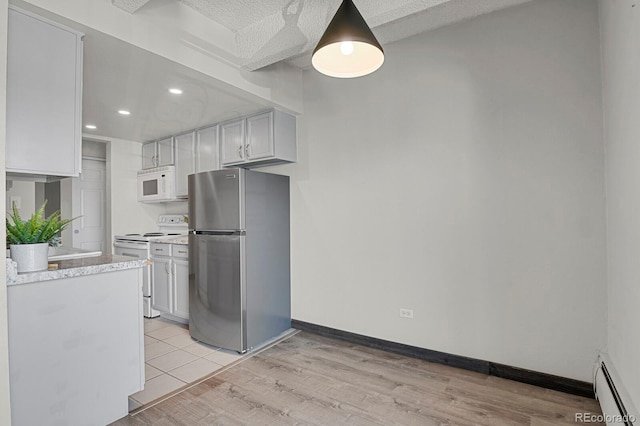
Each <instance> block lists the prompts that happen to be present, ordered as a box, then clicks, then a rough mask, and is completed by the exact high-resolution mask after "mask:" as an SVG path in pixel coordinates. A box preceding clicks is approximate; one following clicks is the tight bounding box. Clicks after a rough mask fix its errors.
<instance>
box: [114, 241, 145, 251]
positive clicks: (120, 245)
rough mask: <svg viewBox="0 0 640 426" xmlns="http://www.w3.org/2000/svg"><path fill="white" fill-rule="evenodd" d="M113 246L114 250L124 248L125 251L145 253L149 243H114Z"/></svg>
mask: <svg viewBox="0 0 640 426" xmlns="http://www.w3.org/2000/svg"><path fill="white" fill-rule="evenodd" d="M113 246H114V247H116V248H125V249H134V250H144V251H147V249H148V247H149V243H143V242H133V241H127V242H123V241H116V242H114V243H113Z"/></svg>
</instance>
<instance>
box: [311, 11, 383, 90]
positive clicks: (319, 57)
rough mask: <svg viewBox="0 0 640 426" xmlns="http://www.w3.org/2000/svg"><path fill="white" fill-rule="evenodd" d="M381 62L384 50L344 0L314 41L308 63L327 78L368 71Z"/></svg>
mask: <svg viewBox="0 0 640 426" xmlns="http://www.w3.org/2000/svg"><path fill="white" fill-rule="evenodd" d="M383 62H384V52H383V50H382V47H381V46H380V43H378V40H376V38H375V36H374V35H373V33H372V32H371V29H370V28H369V26H368V25H367V23H366V22H365V21H364V18H363V17H362V15H360V12H358V9H356V6H355V5H354V4H353V2H352V1H351V0H344V1H343V2H342V5H340V8H339V9H338V11H337V12H336V14H335V16H334V17H333V19H332V20H331V22H330V23H329V26H328V27H327V29H326V30H325V32H324V34H323V35H322V38H321V39H320V41H319V42H318V45H317V46H316V48H315V50H314V51H313V56H312V58H311V63H312V64H313V67H314V68H315V69H316V70H318V71H320V72H321V73H323V74H326V75H328V76H331V77H339V78H352V77H361V76H363V75H367V74H370V73H372V72H374V71H375V70H377V69H378V68H380V66H381V65H382V63H383Z"/></svg>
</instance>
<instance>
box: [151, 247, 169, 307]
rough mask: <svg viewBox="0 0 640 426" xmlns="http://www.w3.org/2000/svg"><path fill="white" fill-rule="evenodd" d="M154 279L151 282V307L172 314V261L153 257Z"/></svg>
mask: <svg viewBox="0 0 640 426" xmlns="http://www.w3.org/2000/svg"><path fill="white" fill-rule="evenodd" d="M151 261H152V262H153V269H152V271H153V279H152V280H151V306H152V307H153V309H157V310H159V311H162V312H167V313H171V296H172V295H171V293H172V291H171V259H169V258H161V257H152V258H151Z"/></svg>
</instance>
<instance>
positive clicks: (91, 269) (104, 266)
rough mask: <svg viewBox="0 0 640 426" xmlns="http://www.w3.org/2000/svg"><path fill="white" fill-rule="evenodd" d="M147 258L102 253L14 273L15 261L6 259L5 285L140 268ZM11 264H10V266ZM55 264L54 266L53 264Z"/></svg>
mask: <svg viewBox="0 0 640 426" xmlns="http://www.w3.org/2000/svg"><path fill="white" fill-rule="evenodd" d="M147 262H148V260H147V259H132V258H130V257H126V256H114V255H111V254H103V255H102V256H94V257H84V258H80V259H69V260H59V261H56V262H49V269H48V270H46V271H38V272H24V273H21V274H17V273H15V268H13V264H14V263H15V262H13V261H11V259H7V285H8V286H10V285H16V284H27V283H34V282H40V281H48V280H57V279H60V278H71V277H79V276H83V275H92V274H102V273H105V272H113V271H122V270H125V269H134V268H142V267H144V266H146V265H147ZM10 264H11V266H10ZM53 265H55V266H53Z"/></svg>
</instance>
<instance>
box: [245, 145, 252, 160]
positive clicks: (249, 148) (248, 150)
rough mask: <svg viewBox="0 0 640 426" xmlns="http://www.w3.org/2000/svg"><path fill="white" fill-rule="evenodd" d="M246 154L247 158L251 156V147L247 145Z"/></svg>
mask: <svg viewBox="0 0 640 426" xmlns="http://www.w3.org/2000/svg"><path fill="white" fill-rule="evenodd" d="M244 152H245V153H246V154H247V158H248V157H250V156H251V145H249V144H247V145H246V146H245V147H244Z"/></svg>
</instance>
